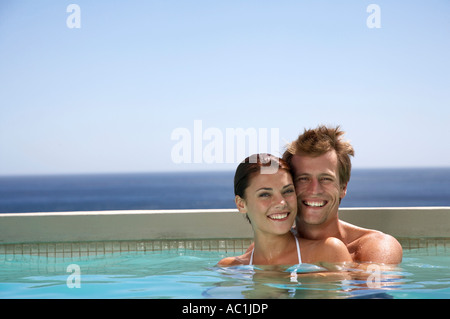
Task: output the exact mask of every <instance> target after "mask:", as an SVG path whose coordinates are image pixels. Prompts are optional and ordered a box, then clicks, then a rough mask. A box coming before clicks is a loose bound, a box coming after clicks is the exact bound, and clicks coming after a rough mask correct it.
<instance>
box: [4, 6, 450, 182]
mask: <svg viewBox="0 0 450 319" xmlns="http://www.w3.org/2000/svg"><path fill="white" fill-rule="evenodd" d="M71 3H75V4H77V5H78V6H79V8H80V22H81V28H69V27H68V26H67V24H66V20H67V18H68V17H69V16H70V14H71V13H70V12H69V13H68V12H66V9H67V6H68V5H69V4H71ZM372 3H374V4H377V5H378V6H379V8H380V24H381V28H368V26H367V24H366V20H367V18H368V17H369V16H370V14H371V13H368V12H367V11H366V9H367V7H368V6H369V5H370V4H372ZM449 57H450V2H449V1H445V0H441V1H350V0H348V1H331V0H330V1H299V0H296V1H293V0H292V1H289V0H286V1H261V0H259V1H256V0H227V1H221V0H217V1H210V0H208V1H206V0H185V1H181V0H172V1H77V0H72V1H56V0H54V1H2V2H1V4H0V175H15V174H66V173H70V174H73V173H109V172H153V171H179V170H196V171H197V170H211V169H234V168H235V167H236V164H235V163H212V164H208V163H181V164H177V163H174V161H173V158H172V157H171V151H172V149H173V147H174V145H176V144H177V141H176V140H173V139H171V135H172V133H173V132H174V130H176V129H177V128H185V129H187V130H188V131H190V132H191V133H192V134H193V133H194V121H196V120H197V121H201V123H202V127H203V129H204V130H206V129H208V128H214V129H216V130H219V131H220V132H223V134H225V131H226V129H227V128H244V129H248V128H253V129H255V130H259V129H268V130H270V129H271V128H275V129H277V130H278V132H279V141H280V143H279V144H280V147H281V148H282V146H283V143H284V142H287V141H291V140H293V139H295V138H296V137H297V136H298V134H299V133H301V132H302V131H303V129H304V128H310V127H315V126H317V125H318V124H328V125H340V126H341V127H342V128H343V130H345V131H346V132H347V134H346V137H347V138H348V139H349V140H350V141H351V142H352V143H353V145H354V147H355V150H356V156H355V158H354V160H353V165H354V167H361V168H367V167H370V168H372V167H419V166H420V167H442V166H446V167H448V166H449V163H450V161H449V159H450V143H449V142H448V141H449V140H450V129H449V124H448V122H449V120H450V89H449V88H450V59H449ZM206 143H207V142H206V141H204V143H203V145H205V144H206ZM281 151H282V149H281V150H280V152H281ZM277 155H278V154H277Z"/></svg>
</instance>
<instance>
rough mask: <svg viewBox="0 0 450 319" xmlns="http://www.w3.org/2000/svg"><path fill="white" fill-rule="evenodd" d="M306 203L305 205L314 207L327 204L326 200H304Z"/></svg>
mask: <svg viewBox="0 0 450 319" xmlns="http://www.w3.org/2000/svg"><path fill="white" fill-rule="evenodd" d="M304 203H305V205H307V206H312V207H322V206H324V205H325V202H304Z"/></svg>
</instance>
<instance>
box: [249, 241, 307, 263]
mask: <svg viewBox="0 0 450 319" xmlns="http://www.w3.org/2000/svg"><path fill="white" fill-rule="evenodd" d="M294 238H295V245H297V257H298V263H299V264H301V263H302V255H301V254H300V245H299V244H298V239H297V237H296V236H295V235H294ZM254 252H255V248H253V250H252V254H251V255H250V263H249V266H252V265H253V253H254Z"/></svg>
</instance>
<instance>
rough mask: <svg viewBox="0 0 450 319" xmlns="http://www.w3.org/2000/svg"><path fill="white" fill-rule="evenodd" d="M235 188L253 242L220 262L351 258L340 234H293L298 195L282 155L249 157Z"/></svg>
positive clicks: (275, 262) (289, 262) (239, 170)
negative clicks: (317, 236)
mask: <svg viewBox="0 0 450 319" xmlns="http://www.w3.org/2000/svg"><path fill="white" fill-rule="evenodd" d="M274 168H275V169H274ZM234 192H235V203H236V206H237V208H238V210H239V212H241V213H243V214H246V216H247V218H248V220H249V221H250V224H251V225H252V228H253V232H254V246H253V249H251V248H250V249H249V250H248V251H247V252H246V253H245V254H243V255H241V256H237V257H227V258H224V259H222V260H221V261H220V262H219V266H234V265H254V264H258V265H294V264H300V263H302V262H304V263H317V262H346V261H351V260H352V259H351V257H350V254H349V253H348V251H347V248H346V246H345V245H344V243H342V242H341V241H340V240H339V239H337V238H332V237H330V238H327V239H325V240H307V239H303V238H297V237H296V236H294V235H293V234H292V232H291V228H292V225H293V224H294V221H295V216H296V215H297V197H296V194H295V188H294V184H293V182H292V176H291V173H290V168H289V166H288V164H287V163H286V162H285V161H283V160H282V159H280V158H278V157H275V156H273V155H270V154H258V155H252V156H250V157H247V158H246V159H245V160H244V161H243V162H242V163H240V164H239V166H238V167H237V169H236V173H235V176H234Z"/></svg>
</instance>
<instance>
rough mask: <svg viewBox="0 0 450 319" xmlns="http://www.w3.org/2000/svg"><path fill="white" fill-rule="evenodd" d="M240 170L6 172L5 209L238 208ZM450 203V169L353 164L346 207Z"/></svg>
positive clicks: (1, 184)
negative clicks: (237, 176) (235, 184)
mask: <svg viewBox="0 0 450 319" xmlns="http://www.w3.org/2000/svg"><path fill="white" fill-rule="evenodd" d="M233 176H234V172H195V173H194V172H184V173H142V174H98V175H60V176H3V177H0V213H22V212H67V211H102V210H141V209H144V210H146V209H208V208H235V205H234V193H233ZM415 206H450V168H420V169H353V171H352V177H351V180H350V183H349V185H348V190H347V196H346V197H345V198H344V199H343V201H342V203H341V207H415Z"/></svg>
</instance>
